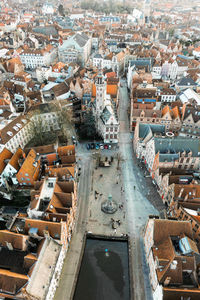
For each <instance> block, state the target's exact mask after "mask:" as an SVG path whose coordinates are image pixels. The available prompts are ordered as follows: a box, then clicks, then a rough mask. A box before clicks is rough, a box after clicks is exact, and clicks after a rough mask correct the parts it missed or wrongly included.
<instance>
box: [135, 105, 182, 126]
mask: <svg viewBox="0 0 200 300" xmlns="http://www.w3.org/2000/svg"><path fill="white" fill-rule="evenodd" d="M134 104H136V103H133V99H132V100H131V115H130V130H131V131H134V129H135V127H136V124H137V123H138V122H140V123H149V124H151V123H154V124H161V125H165V128H166V130H169V131H170V130H173V131H178V130H179V129H180V127H181V119H180V114H179V109H178V107H177V106H175V107H174V108H173V109H170V108H169V106H168V105H167V106H165V107H164V108H163V110H162V111H161V110H156V109H142V108H141V109H136V108H134ZM138 105H139V106H141V107H142V106H148V104H141V103H138ZM149 106H153V104H152V105H151V104H149Z"/></svg>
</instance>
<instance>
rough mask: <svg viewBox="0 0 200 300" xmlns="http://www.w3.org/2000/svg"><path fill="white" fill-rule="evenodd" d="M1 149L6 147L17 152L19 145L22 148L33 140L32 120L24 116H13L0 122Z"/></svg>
mask: <svg viewBox="0 0 200 300" xmlns="http://www.w3.org/2000/svg"><path fill="white" fill-rule="evenodd" d="M0 130H1V134H0V151H2V150H3V149H4V147H6V148H7V149H8V150H10V151H11V152H12V153H15V152H16V150H17V149H18V147H21V148H22V149H23V148H24V147H25V145H26V144H27V143H28V142H29V141H30V140H31V138H32V135H31V132H30V122H29V120H28V119H27V118H26V117H24V116H18V117H16V116H13V118H12V119H9V120H7V122H5V121H4V122H2V123H0Z"/></svg>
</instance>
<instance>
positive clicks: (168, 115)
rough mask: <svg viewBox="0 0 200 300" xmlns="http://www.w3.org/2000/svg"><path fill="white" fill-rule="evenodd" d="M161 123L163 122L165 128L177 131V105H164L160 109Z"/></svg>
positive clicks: (178, 117) (178, 120) (178, 128)
mask: <svg viewBox="0 0 200 300" xmlns="http://www.w3.org/2000/svg"><path fill="white" fill-rule="evenodd" d="M160 123H161V124H164V125H165V127H166V130H168V131H170V130H171V131H173V132H175V133H177V132H178V131H179V130H180V128H181V115H180V112H179V107H178V106H174V107H173V108H172V109H170V108H169V106H168V105H166V106H165V107H164V108H163V109H162V119H161V121H160Z"/></svg>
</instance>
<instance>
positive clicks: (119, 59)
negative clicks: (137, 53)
mask: <svg viewBox="0 0 200 300" xmlns="http://www.w3.org/2000/svg"><path fill="white" fill-rule="evenodd" d="M125 55H126V53H125V51H121V52H120V53H118V54H116V55H114V54H113V53H110V54H108V55H107V56H105V57H102V55H101V54H98V53H97V54H96V55H94V57H93V60H92V63H93V66H94V67H97V68H102V69H104V68H106V69H112V70H113V71H114V72H116V73H117V75H119V73H121V72H122V71H123V69H124V58H125Z"/></svg>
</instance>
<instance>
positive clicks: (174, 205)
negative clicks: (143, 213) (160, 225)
mask: <svg viewBox="0 0 200 300" xmlns="http://www.w3.org/2000/svg"><path fill="white" fill-rule="evenodd" d="M180 200H181V199H180ZM195 200H196V201H195ZM195 200H194V201H193V200H192V201H191V200H190V201H188V202H187V201H183V200H182V201H178V200H177V201H175V202H171V204H170V207H169V209H168V215H169V216H170V217H172V218H177V219H178V220H180V221H184V222H185V221H188V222H190V223H191V225H192V231H193V236H194V239H195V242H196V243H197V245H198V248H199V247H200V215H199V209H200V206H199V201H198V199H195Z"/></svg>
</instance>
